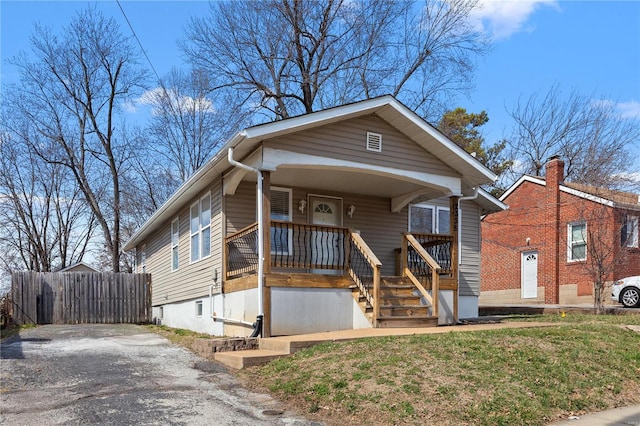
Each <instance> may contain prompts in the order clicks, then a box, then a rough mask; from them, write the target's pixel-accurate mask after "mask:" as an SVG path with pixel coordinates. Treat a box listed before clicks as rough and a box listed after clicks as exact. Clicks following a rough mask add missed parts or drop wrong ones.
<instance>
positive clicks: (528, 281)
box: [521, 251, 538, 299]
mask: <svg viewBox="0 0 640 426" xmlns="http://www.w3.org/2000/svg"><path fill="white" fill-rule="evenodd" d="M521 270H522V298H523V299H535V298H537V297H538V252H537V251H525V252H523V253H522V263H521Z"/></svg>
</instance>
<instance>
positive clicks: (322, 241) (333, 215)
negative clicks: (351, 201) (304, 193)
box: [309, 196, 344, 273]
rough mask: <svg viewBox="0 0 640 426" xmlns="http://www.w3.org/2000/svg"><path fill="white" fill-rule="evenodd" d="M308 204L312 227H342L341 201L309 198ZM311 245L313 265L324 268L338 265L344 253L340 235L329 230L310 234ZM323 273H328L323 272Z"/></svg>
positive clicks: (320, 230) (342, 240)
mask: <svg viewBox="0 0 640 426" xmlns="http://www.w3.org/2000/svg"><path fill="white" fill-rule="evenodd" d="M309 204H310V212H311V223H312V224H313V225H321V226H322V225H324V226H328V227H333V226H341V225H342V200H341V199H340V198H327V197H317V196H310V197H309ZM311 243H312V249H311V256H312V263H313V264H315V265H318V266H324V267H325V268H326V267H328V266H331V265H338V264H339V263H340V261H341V258H340V256H341V255H342V253H343V252H344V250H343V247H344V239H343V238H342V234H341V233H338V232H335V231H333V230H331V229H317V230H314V231H313V232H312V233H311ZM323 269H324V268H323ZM318 272H319V271H318ZM325 273H329V272H328V271H326V270H325Z"/></svg>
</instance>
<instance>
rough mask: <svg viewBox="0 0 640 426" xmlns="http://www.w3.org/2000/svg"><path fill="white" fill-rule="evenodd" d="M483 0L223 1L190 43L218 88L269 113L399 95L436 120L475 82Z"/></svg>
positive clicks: (191, 30) (483, 45)
mask: <svg viewBox="0 0 640 426" xmlns="http://www.w3.org/2000/svg"><path fill="white" fill-rule="evenodd" d="M476 4H477V1H476V0H451V1H436V0H427V1H425V2H424V3H423V4H421V3H414V2H399V1H390V0H389V1H384V0H383V1H378V0H356V1H351V0H324V1H306V0H268V1H261V2H233V1H226V2H213V3H211V11H210V14H209V16H207V17H199V18H194V19H193V20H192V21H191V24H190V25H189V27H188V30H187V40H186V41H185V42H183V45H182V46H183V49H184V51H185V53H186V54H187V56H188V57H189V59H190V60H191V61H192V63H193V64H194V65H195V66H196V67H198V68H201V69H204V70H206V71H207V72H208V74H209V76H210V78H211V87H212V90H213V91H214V92H215V93H218V92H222V91H228V90H233V91H234V92H235V94H236V96H237V98H236V99H237V102H236V103H235V104H234V105H236V106H244V107H246V108H249V109H252V110H257V111H259V112H261V113H264V114H265V115H266V116H267V119H274V118H275V119H283V118H287V117H290V116H293V115H298V114H303V113H309V112H312V111H314V110H316V109H318V108H326V107H331V106H336V105H339V104H344V103H348V102H353V101H356V100H361V99H364V98H370V97H374V96H379V95H382V94H387V93H391V94H393V95H395V96H396V97H398V98H399V99H400V100H402V101H403V102H404V103H405V104H407V106H409V107H410V108H412V109H414V110H419V111H420V112H421V113H422V114H423V115H425V116H429V115H431V116H432V117H436V116H437V115H439V113H440V112H441V111H435V106H437V105H439V104H440V103H441V102H442V100H443V97H446V96H447V95H451V94H452V93H454V92H456V91H459V90H465V89H468V88H469V85H470V81H471V76H472V72H473V68H474V62H473V59H474V58H475V57H476V56H477V55H482V54H484V53H485V52H486V50H487V47H488V41H487V39H486V38H484V37H483V36H482V35H481V34H480V33H479V32H477V31H475V30H474V28H473V26H472V25H471V23H470V21H469V20H468V17H469V13H470V12H471V11H472V10H473V8H474V7H475V6H476Z"/></svg>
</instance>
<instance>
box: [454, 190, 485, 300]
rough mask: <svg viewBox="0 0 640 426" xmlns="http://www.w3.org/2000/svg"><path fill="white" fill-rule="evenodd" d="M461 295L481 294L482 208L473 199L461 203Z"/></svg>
mask: <svg viewBox="0 0 640 426" xmlns="http://www.w3.org/2000/svg"><path fill="white" fill-rule="evenodd" d="M461 210H462V211H461V213H460V214H461V215H462V220H461V233H460V239H461V241H460V254H461V263H460V283H459V291H460V296H478V295H479V294H480V209H479V207H478V205H477V204H476V203H474V202H472V201H463V202H462V203H461Z"/></svg>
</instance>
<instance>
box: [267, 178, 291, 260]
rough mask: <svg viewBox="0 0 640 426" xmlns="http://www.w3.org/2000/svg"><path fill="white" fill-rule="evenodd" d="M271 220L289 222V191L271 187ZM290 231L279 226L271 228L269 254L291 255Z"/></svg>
mask: <svg viewBox="0 0 640 426" xmlns="http://www.w3.org/2000/svg"><path fill="white" fill-rule="evenodd" d="M271 219H272V220H279V221H284V222H291V189H289V188H274V187H271ZM291 239H292V235H291V231H289V230H288V229H286V228H283V227H282V226H281V225H278V226H274V227H271V253H272V254H284V255H288V254H289V253H291Z"/></svg>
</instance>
